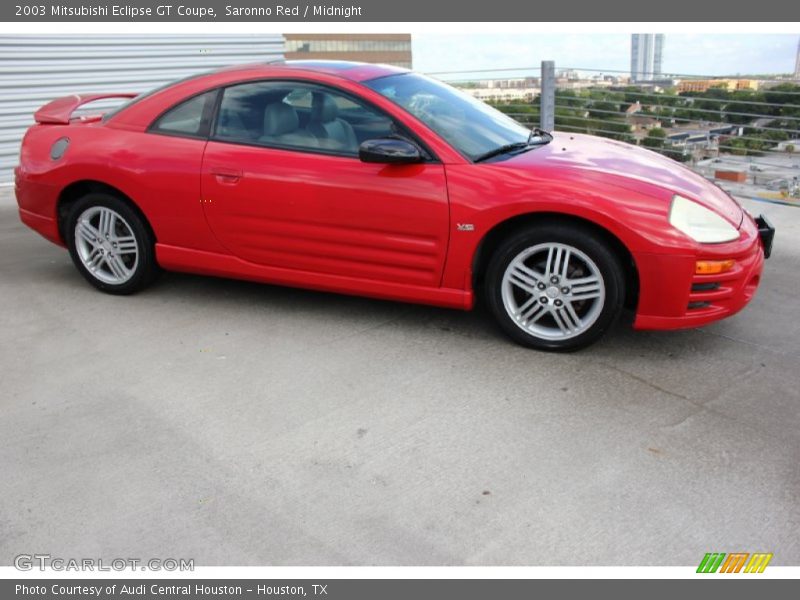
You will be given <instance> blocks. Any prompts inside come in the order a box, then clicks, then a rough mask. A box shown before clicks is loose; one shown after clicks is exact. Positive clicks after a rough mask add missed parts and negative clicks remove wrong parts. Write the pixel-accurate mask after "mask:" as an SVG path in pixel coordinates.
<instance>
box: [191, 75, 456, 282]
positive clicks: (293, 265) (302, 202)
mask: <svg viewBox="0 0 800 600" xmlns="http://www.w3.org/2000/svg"><path fill="white" fill-rule="evenodd" d="M217 115H218V116H217V123H216V127H215V130H214V132H213V134H212V136H211V139H210V140H209V142H208V145H207V146H206V150H205V154H204V157H203V165H202V177H201V186H202V194H203V208H204V210H205V213H206V216H207V219H208V222H209V224H210V226H211V228H212V230H213V231H214V233H215V235H216V236H217V238H218V239H219V241H220V242H221V243H222V244H223V245H224V246H225V247H226V248H227V250H228V251H229V252H230V253H231V254H233V255H235V256H237V257H239V258H241V259H243V260H246V261H249V262H252V263H257V264H260V265H268V266H272V267H281V268H285V269H293V270H297V271H305V272H309V273H310V274H313V273H324V274H328V275H339V276H344V277H352V278H360V279H369V280H378V281H390V282H394V283H406V284H412V285H421V286H438V285H439V284H440V281H441V277H442V269H443V265H444V258H445V252H446V249H447V242H448V229H449V227H448V220H449V210H448V203H447V188H446V182H445V174H444V167H443V165H441V164H439V163H438V162H436V161H435V160H432V159H430V160H426V161H425V162H422V163H419V164H413V165H384V164H372V163H364V162H361V161H360V160H359V158H358V145H359V143H360V142H362V141H363V139H360V138H363V137H366V136H369V137H375V136H377V135H378V134H381V133H382V134H383V135H390V134H394V133H396V131H397V129H396V127H397V126H396V125H395V124H394V122H393V121H392V119H391V118H390V117H389V116H387V115H385V114H383V113H381V112H380V111H378V110H377V109H375V108H372V107H371V106H367V105H365V104H364V103H362V102H360V101H358V100H357V99H354V98H353V97H351V96H349V95H346V94H344V93H342V92H339V91H337V90H334V89H332V88H329V87H327V86H324V87H323V86H315V85H310V84H308V83H302V82H286V81H282V82H281V81H261V82H250V83H244V84H239V85H235V86H231V87H228V88H226V89H225V90H224V91H223V95H222V98H221V100H220V103H219V108H218V111H217Z"/></svg>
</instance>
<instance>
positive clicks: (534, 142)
mask: <svg viewBox="0 0 800 600" xmlns="http://www.w3.org/2000/svg"><path fill="white" fill-rule="evenodd" d="M552 141H553V136H552V134H550V133H549V132H547V131H543V130H541V129H539V128H538V127H534V128H533V129H531V133H530V135H529V136H528V141H527V142H514V143H513V144H504V145H503V146H500V147H498V148H495V149H494V150H489V151H488V152H485V153H484V154H481V155H480V156H479V157H478V158H476V159H474V161H475V162H476V163H478V162H483V161H485V160H488V159H490V158H494V157H495V156H500V155H501V154H506V153H508V152H514V151H515V150H524V149H525V148H532V147H534V146H544V145H545V144H549V143H550V142H552Z"/></svg>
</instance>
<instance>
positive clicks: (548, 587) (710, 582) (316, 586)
mask: <svg viewBox="0 0 800 600" xmlns="http://www.w3.org/2000/svg"><path fill="white" fill-rule="evenodd" d="M797 588H798V585H797V582H796V581H793V580H780V579H761V580H756V579H749V578H748V579H744V578H742V577H730V578H727V577H722V576H718V575H714V576H710V577H707V578H704V579H703V580H702V581H698V580H687V579H670V580H662V581H658V580H642V579H635V580H610V579H601V580H589V579H583V580H571V581H569V580H567V581H565V580H552V579H505V580H463V579H461V580H458V579H447V580H442V579H434V580H425V579H413V580H397V579H367V580H353V579H329V580H258V579H244V580H241V579H240V580H234V579H227V580H226V579H206V580H193V579H176V580H169V579H153V580H133V579H129V580H126V579H105V580H103V579H95V580H79V579H62V580H55V579H42V580H39V581H35V580H30V579H26V580H16V581H15V580H5V581H3V582H2V583H0V597H1V598H4V599H9V598H37V599H39V598H54V599H55V598H58V599H59V600H84V599H86V598H99V599H102V600H131V599H137V600H139V599H141V600H145V599H146V600H150V599H154V600H155V599H158V600H178V599H181V598H200V599H202V598H218V599H223V598H224V599H225V600H239V599H241V600H257V599H259V598H282V599H285V600H297V599H300V598H315V599H317V600H361V599H364V600H378V599H380V600H409V599H411V598H413V599H414V600H428V599H430V600H442V599H443V598H458V599H459V600H473V599H474V600H478V599H481V600H483V599H486V600H489V599H506V598H508V599H512V598H515V599H516V598H519V599H522V598H537V597H564V596H565V595H566V596H567V597H571V598H604V597H613V598H637V599H639V598H647V599H648V600H674V599H675V598H681V600H688V599H689V598H703V600H707V599H708V598H709V597H718V596H719V597H724V598H726V600H738V599H739V598H742V599H745V598H746V599H748V600H751V599H752V598H755V597H759V596H760V597H764V594H767V597H770V598H792V597H796V595H797ZM710 595H713V596H710Z"/></svg>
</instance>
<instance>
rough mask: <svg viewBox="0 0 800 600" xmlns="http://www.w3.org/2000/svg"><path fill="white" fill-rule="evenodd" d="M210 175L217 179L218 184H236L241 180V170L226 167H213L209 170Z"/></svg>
mask: <svg viewBox="0 0 800 600" xmlns="http://www.w3.org/2000/svg"><path fill="white" fill-rule="evenodd" d="M211 173H212V174H213V175H214V176H215V177H216V178H217V181H219V182H220V183H225V184H228V185H232V184H234V183H238V182H239V180H240V179H241V178H242V171H241V169H232V168H228V167H215V168H212V169H211Z"/></svg>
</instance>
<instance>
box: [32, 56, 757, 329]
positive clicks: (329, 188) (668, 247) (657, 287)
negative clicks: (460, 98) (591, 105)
mask: <svg viewBox="0 0 800 600" xmlns="http://www.w3.org/2000/svg"><path fill="white" fill-rule="evenodd" d="M394 72H397V71H396V70H395V69H393V68H391V69H389V68H385V67H379V66H375V65H365V66H360V67H356V68H353V69H350V70H346V71H339V70H334V69H318V70H313V69H311V68H303V67H302V66H297V65H291V63H289V64H287V65H260V66H259V65H247V66H244V67H237V68H231V69H225V70H222V71H218V72H216V73H213V74H210V75H206V76H203V77H199V78H195V79H190V80H188V81H184V82H181V83H178V84H176V85H174V86H172V87H169V88H166V89H164V90H162V91H159V92H157V93H155V94H153V95H151V96H149V97H148V98H146V99H144V100H141V101H138V102H136V103H134V104H132V105H131V106H130V107H128V108H126V109H124V110H122V111H121V112H119V113H117V114H116V115H114V116H113V117H112V118H110V119H109V120H108V121H107V122H102V121H98V120H91V121H78V120H72V121H70V120H69V114H71V111H72V110H74V108H70V107H71V106H73V105H75V103H76V102H81V100H76V99H75V98H73V99H72V100H71V101H69V102H68V101H67V100H63V101H58V100H57V101H54V102H53V103H50V104H49V105H47V106H46V107H45V108H47V110H46V111H45V112H44V113H42V114H43V115H44V118H43V119H42V120H44V121H47V124H42V123H39V124H37V125H34V126H33V127H31V128H30V129H29V130H28V133H27V134H26V136H25V139H24V142H23V146H22V153H21V161H20V166H19V167H18V168H17V172H16V174H17V187H16V192H17V200H18V203H19V206H20V215H21V218H22V220H23V221H24V222H25V223H26V224H27V225H28V226H30V227H31V228H33V229H35V230H36V231H38V232H39V233H41V234H42V235H44V236H45V237H46V238H47V239H49V240H51V241H54V242H56V243H62V244H63V242H62V240H61V238H60V234H59V232H58V223H57V208H56V207H57V203H58V200H59V195H60V194H61V192H62V191H63V190H64V189H65V188H67V186H69V185H70V184H74V183H75V182H80V181H97V182H102V183H104V184H106V185H108V186H111V187H113V188H115V189H117V190H119V191H120V192H121V193H123V194H125V196H127V197H128V198H129V199H130V200H131V201H132V202H134V203H135V204H136V206H137V207H138V208H139V209H140V210H141V211H142V213H143V214H144V215H145V216H146V218H147V219H148V221H149V223H150V225H151V227H152V229H153V231H154V233H155V235H156V238H157V245H156V251H157V257H158V260H159V263H160V264H161V265H162V266H163V267H165V268H167V269H174V270H180V271H188V272H194V273H203V274H209V275H222V276H228V277H237V278H243V279H250V280H255V281H263V282H271V283H279V284H284V285H291V286H297V287H307V288H313V289H322V290H329V291H335V292H341V293H350V294H357V295H366V296H373V297H379V298H387V299H393V300H402V301H409V302H421V303H427V304H435V305H441V306H448V307H456V308H463V309H469V308H471V307H472V305H473V289H472V281H473V274H472V269H473V264H474V261H475V257H476V253H477V252H478V251H479V248H480V244H481V241H482V240H483V239H484V238H485V236H486V235H487V234H488V233H489V232H490V231H491V230H492V229H493V228H494V227H497V226H499V225H501V224H502V223H504V222H505V221H507V220H508V219H513V218H516V217H521V216H526V215H536V214H540V213H556V214H561V215H564V216H566V217H569V218H577V219H582V220H584V221H588V222H590V223H593V224H595V225H596V226H597V227H600V228H603V229H604V230H606V231H607V232H608V233H609V234H610V235H613V236H615V237H616V238H617V239H618V240H619V242H620V243H621V244H622V245H623V246H624V247H625V248H627V250H628V251H629V252H630V254H631V255H632V257H633V261H634V263H635V267H636V270H637V274H638V278H639V286H640V292H639V301H638V306H637V315H636V321H635V326H636V327H637V328H642V329H647V328H649V329H672V328H680V327H694V326H698V325H703V324H706V323H709V322H712V321H715V320H718V319H720V318H722V317H725V316H728V315H730V314H733V313H735V312H736V311H738V310H740V309H741V308H742V307H743V306H744V305H745V304H747V302H748V301H749V300H750V299H751V298H752V296H753V294H754V293H755V289H756V286H757V282H758V279H759V276H760V273H761V269H762V266H763V256H762V252H761V245H760V241H759V239H758V234H757V231H756V227H755V225H754V223H753V221H752V219H751V218H750V217H749V216H747V215H746V214H745V213H744V212H743V211H742V210H741V208H740V207H739V206H738V204H737V203H736V202H734V201H733V200H732V199H731V198H730V197H729V196H728V195H727V194H725V193H724V192H723V191H722V190H720V189H719V188H717V187H716V186H714V185H713V184H711V183H709V182H707V181H706V180H704V179H703V178H702V177H700V176H698V175H696V174H695V173H693V172H691V171H689V170H688V169H687V168H685V167H683V166H682V165H680V164H678V163H676V162H674V161H672V160H670V159H667V158H664V157H662V156H660V155H658V154H655V153H653V152H649V151H646V150H643V149H640V148H637V147H634V146H629V145H626V144H622V143H619V142H613V141H609V140H603V139H600V138H594V137H591V136H583V135H569V134H556V135H555V139H554V140H553V141H552V142H551V143H550V144H549V145H547V146H544V147H541V148H537V149H535V150H531V151H529V152H526V153H524V154H520V155H518V156H516V157H514V158H510V159H508V160H502V161H497V162H492V163H483V164H473V163H471V162H469V161H468V160H466V159H465V158H463V157H462V156H461V155H460V154H459V153H458V152H456V151H455V150H454V149H453V148H451V147H450V146H449V145H448V144H447V143H446V142H444V141H443V140H442V139H441V138H439V137H438V136H437V135H435V134H434V133H433V132H432V131H430V130H429V129H428V128H427V127H426V126H425V125H424V124H422V123H421V122H419V121H417V120H416V119H415V118H414V117H413V116H411V115H409V114H408V113H406V112H404V111H403V110H402V109H400V108H398V107H397V106H395V105H394V104H392V103H391V102H389V101H388V100H386V99H385V98H383V97H382V96H380V95H379V94H377V93H375V92H373V91H372V90H370V89H368V88H366V87H365V86H363V85H362V84H361V83H360V82H361V81H366V80H368V79H371V78H373V77H377V76H380V75H382V74H391V73H394ZM259 79H295V80H303V81H310V82H317V83H321V84H326V85H329V86H333V87H336V88H339V89H341V90H344V91H345V92H348V93H350V94H354V95H357V96H360V97H362V98H364V99H365V100H367V101H369V102H370V103H372V104H373V105H375V106H376V107H378V108H379V109H381V110H383V111H384V112H386V113H388V114H390V115H391V116H392V117H394V118H395V119H396V120H397V121H399V122H400V123H402V124H403V125H404V126H406V127H407V128H408V129H410V130H411V131H413V133H414V134H415V135H416V136H417V137H418V138H419V139H420V140H421V141H422V142H423V143H424V144H425V145H426V146H427V147H428V148H429V149H430V151H431V152H432V153H433V154H434V155H435V156H436V157H438V159H439V160H438V161H437V162H432V163H426V164H419V165H405V166H388V165H376V164H367V163H362V162H360V161H359V160H358V159H356V158H345V157H336V156H327V155H322V154H311V153H304V152H294V151H286V150H277V149H270V148H260V147H251V146H240V145H234V144H227V143H221V142H214V141H211V142H207V141H206V140H202V139H189V138H179V137H170V136H166V135H159V134H154V133H148V132H147V131H146V130H147V128H148V126H149V125H150V124H151V123H152V122H153V121H154V120H155V119H157V118H158V117H159V116H160V115H161V114H162V113H163V112H164V111H165V110H167V109H168V108H170V107H171V106H173V105H175V104H176V103H178V102H180V101H181V100H183V99H185V98H187V97H189V96H192V95H194V94H197V93H200V92H203V91H205V90H209V89H213V88H216V87H219V86H224V85H227V84H231V83H236V82H241V81H252V80H259ZM48 107H49V108H48ZM42 110H44V109H42ZM65 120H66V122H64V121H65ZM64 136H66V137H69V139H70V146H69V149H68V150H67V152H66V153H65V155H64V156H63V157H62V158H61V159H59V160H55V161H54V160H52V159H51V158H50V148H51V146H52V144H53V142H55V141H56V140H58V139H59V138H61V137H64ZM676 193H678V194H681V195H682V196H685V197H687V198H690V199H692V200H694V201H696V202H699V203H700V204H703V205H705V206H707V207H708V208H710V209H712V210H715V211H716V212H718V213H719V214H721V215H722V216H723V217H725V218H726V219H728V220H729V221H731V223H732V224H734V225H735V226H737V227H740V231H741V235H740V238H739V239H738V240H736V241H734V242H730V243H725V244H716V245H707V244H698V243H696V242H694V241H693V240H691V239H689V238H687V237H686V236H685V235H683V234H682V233H680V232H678V231H677V230H675V229H674V228H673V227H671V226H670V225H669V223H668V221H667V217H668V212H669V206H670V202H671V199H672V196H673V194H676ZM464 223H469V224H473V225H474V230H473V231H458V230H457V225H458V224H464ZM700 258H709V259H714V258H718V259H727V258H733V259H736V261H737V264H736V267H735V268H734V269H733V270H732V271H731V272H730V273H725V274H723V275H719V276H706V277H710V278H711V279H709V280H708V281H712V280H713V281H718V282H720V288H719V289H718V290H717V291H715V292H711V293H696V292H695V293H693V292H691V286H692V284H693V283H699V282H700V283H702V282H703V281H705V279H704V278H703V276H696V275H695V274H694V265H695V262H696V260H698V259H700ZM699 301H707V302H710V303H711V304H710V306H709V307H708V308H701V309H695V310H689V309H688V304H689V302H699Z"/></svg>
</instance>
